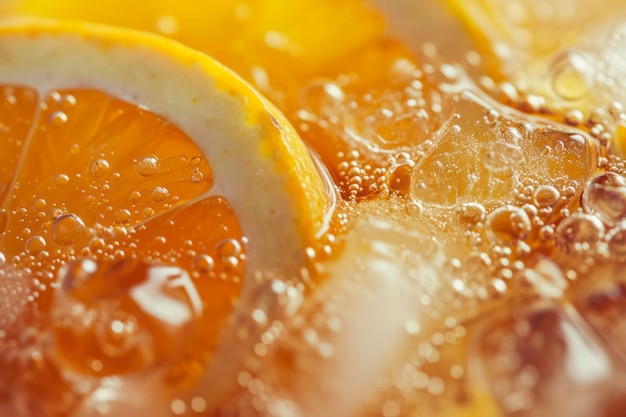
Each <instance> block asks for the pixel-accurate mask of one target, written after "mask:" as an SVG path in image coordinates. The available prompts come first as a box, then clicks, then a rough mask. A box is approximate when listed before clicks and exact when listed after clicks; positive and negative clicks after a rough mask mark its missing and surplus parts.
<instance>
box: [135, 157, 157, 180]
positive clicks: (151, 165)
mask: <svg viewBox="0 0 626 417" xmlns="http://www.w3.org/2000/svg"><path fill="white" fill-rule="evenodd" d="M158 168H159V159H158V158H157V157H156V156H144V157H142V158H139V160H138V161H137V167H136V169H137V173H138V174H139V175H141V176H142V177H149V176H151V175H154V174H155V173H156V172H157V170H158Z"/></svg>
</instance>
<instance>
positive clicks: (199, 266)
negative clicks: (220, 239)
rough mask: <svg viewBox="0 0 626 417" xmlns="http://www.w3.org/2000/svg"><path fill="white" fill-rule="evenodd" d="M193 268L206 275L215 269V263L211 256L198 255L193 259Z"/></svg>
mask: <svg viewBox="0 0 626 417" xmlns="http://www.w3.org/2000/svg"><path fill="white" fill-rule="evenodd" d="M193 267H194V269H195V270H196V271H198V272H200V273H203V274H206V273H208V272H211V271H212V270H213V268H214V267H215V261H214V260H213V258H212V257H211V256H209V255H204V254H202V255H198V256H196V257H195V258H194V259H193Z"/></svg>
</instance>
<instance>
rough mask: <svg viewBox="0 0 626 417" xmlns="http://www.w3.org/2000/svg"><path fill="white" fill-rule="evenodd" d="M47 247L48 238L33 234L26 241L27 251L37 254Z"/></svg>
mask: <svg viewBox="0 0 626 417" xmlns="http://www.w3.org/2000/svg"><path fill="white" fill-rule="evenodd" d="M45 248H46V239H44V238H43V237H41V236H33V237H31V238H30V239H28V240H27V241H26V251H28V252H29V253H31V254H33V255H34V254H37V253H40V252H41V251H43V250H44V249H45Z"/></svg>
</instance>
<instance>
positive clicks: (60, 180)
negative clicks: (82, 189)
mask: <svg viewBox="0 0 626 417" xmlns="http://www.w3.org/2000/svg"><path fill="white" fill-rule="evenodd" d="M68 182H70V177H68V176H67V175H65V174H59V175H57V176H56V177H55V178H54V183H55V184H56V186H57V187H63V186H65V185H67V183H68Z"/></svg>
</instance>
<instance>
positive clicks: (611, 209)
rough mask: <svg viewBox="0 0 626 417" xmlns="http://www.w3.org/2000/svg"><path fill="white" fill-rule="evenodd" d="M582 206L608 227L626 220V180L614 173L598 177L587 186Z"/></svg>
mask: <svg viewBox="0 0 626 417" xmlns="http://www.w3.org/2000/svg"><path fill="white" fill-rule="evenodd" d="M582 205H583V208H584V209H585V211H586V212H587V213H590V214H595V215H596V216H598V218H600V220H602V222H603V223H605V224H607V225H613V224H615V223H617V222H619V221H620V220H622V219H624V218H626V178H624V177H623V176H621V175H619V174H615V173H613V172H605V173H603V174H600V175H598V176H596V177H595V178H593V179H592V180H591V181H589V182H588V183H587V185H586V186H585V190H584V191H583V196H582Z"/></svg>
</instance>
